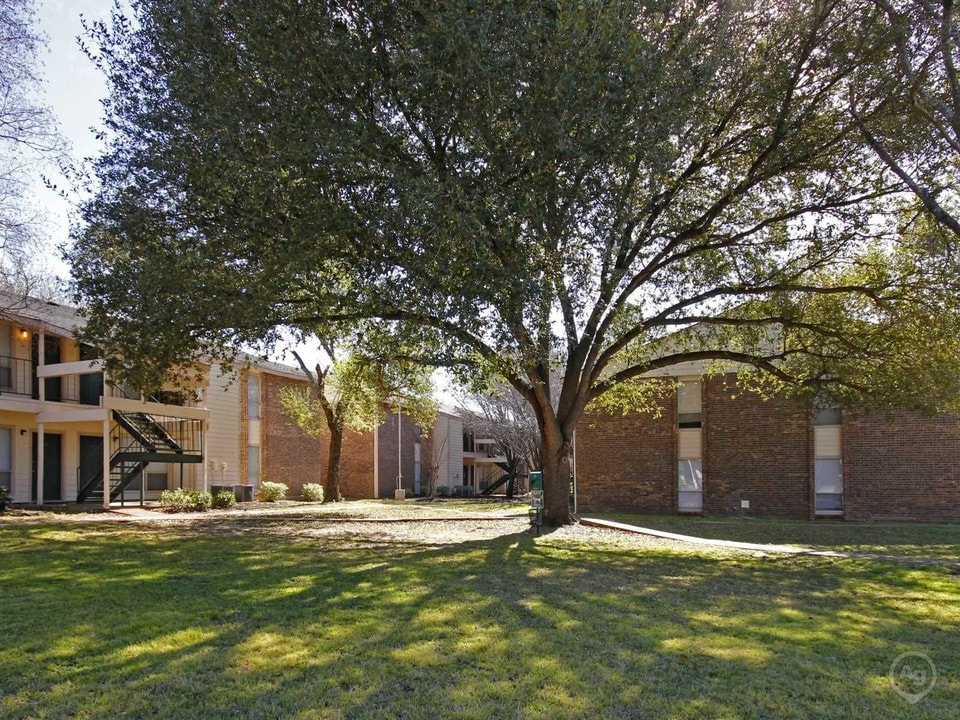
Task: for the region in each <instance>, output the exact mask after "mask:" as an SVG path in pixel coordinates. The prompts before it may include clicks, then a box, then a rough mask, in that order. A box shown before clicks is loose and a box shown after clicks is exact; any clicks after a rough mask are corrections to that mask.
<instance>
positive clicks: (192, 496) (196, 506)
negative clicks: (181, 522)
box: [160, 488, 213, 512]
mask: <svg viewBox="0 0 960 720" xmlns="http://www.w3.org/2000/svg"><path fill="white" fill-rule="evenodd" d="M212 503H213V499H212V498H211V497H210V493H208V492H202V491H201V490H184V489H182V488H177V489H176V490H164V491H163V492H162V493H160V507H161V508H162V509H163V510H164V512H196V511H202V510H206V509H207V508H209V507H210V505H211V504H212Z"/></svg>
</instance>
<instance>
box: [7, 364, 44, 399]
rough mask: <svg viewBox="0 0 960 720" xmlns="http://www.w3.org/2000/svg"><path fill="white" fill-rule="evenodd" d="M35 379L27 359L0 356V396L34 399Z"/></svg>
mask: <svg viewBox="0 0 960 720" xmlns="http://www.w3.org/2000/svg"><path fill="white" fill-rule="evenodd" d="M35 377H36V376H35V375H34V372H33V363H32V362H30V359H29V358H15V357H7V356H6V355H0V395H19V396H21V397H28V398H32V397H34V391H35V385H36V383H35V382H34V379H35Z"/></svg>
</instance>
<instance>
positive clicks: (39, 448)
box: [37, 335, 44, 505]
mask: <svg viewBox="0 0 960 720" xmlns="http://www.w3.org/2000/svg"><path fill="white" fill-rule="evenodd" d="M40 337H43V336H42V335H41V336H40ZM40 398H41V399H43V380H40ZM43 428H44V425H43V423H42V422H38V423H37V505H43Z"/></svg>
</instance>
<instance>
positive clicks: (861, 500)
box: [843, 411, 960, 520]
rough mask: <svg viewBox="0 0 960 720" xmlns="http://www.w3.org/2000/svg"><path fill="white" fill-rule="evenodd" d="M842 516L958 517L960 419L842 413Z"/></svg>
mask: <svg viewBox="0 0 960 720" xmlns="http://www.w3.org/2000/svg"><path fill="white" fill-rule="evenodd" d="M843 456H844V459H843V483H844V510H845V512H844V515H845V517H846V518H848V519H851V520H870V519H889V520H958V519H960V418H957V417H954V416H944V415H941V416H938V417H925V416H922V415H918V414H916V413H910V412H906V411H899V412H891V413H854V412H846V413H844V418H843Z"/></svg>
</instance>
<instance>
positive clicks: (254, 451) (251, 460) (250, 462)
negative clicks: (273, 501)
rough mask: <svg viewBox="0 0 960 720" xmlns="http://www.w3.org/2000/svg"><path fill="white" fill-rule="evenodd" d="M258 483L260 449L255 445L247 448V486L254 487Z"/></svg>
mask: <svg viewBox="0 0 960 720" xmlns="http://www.w3.org/2000/svg"><path fill="white" fill-rule="evenodd" d="M259 482H260V448H259V447H258V446H256V445H250V446H249V447H247V484H248V485H256V484H257V483H259Z"/></svg>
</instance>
